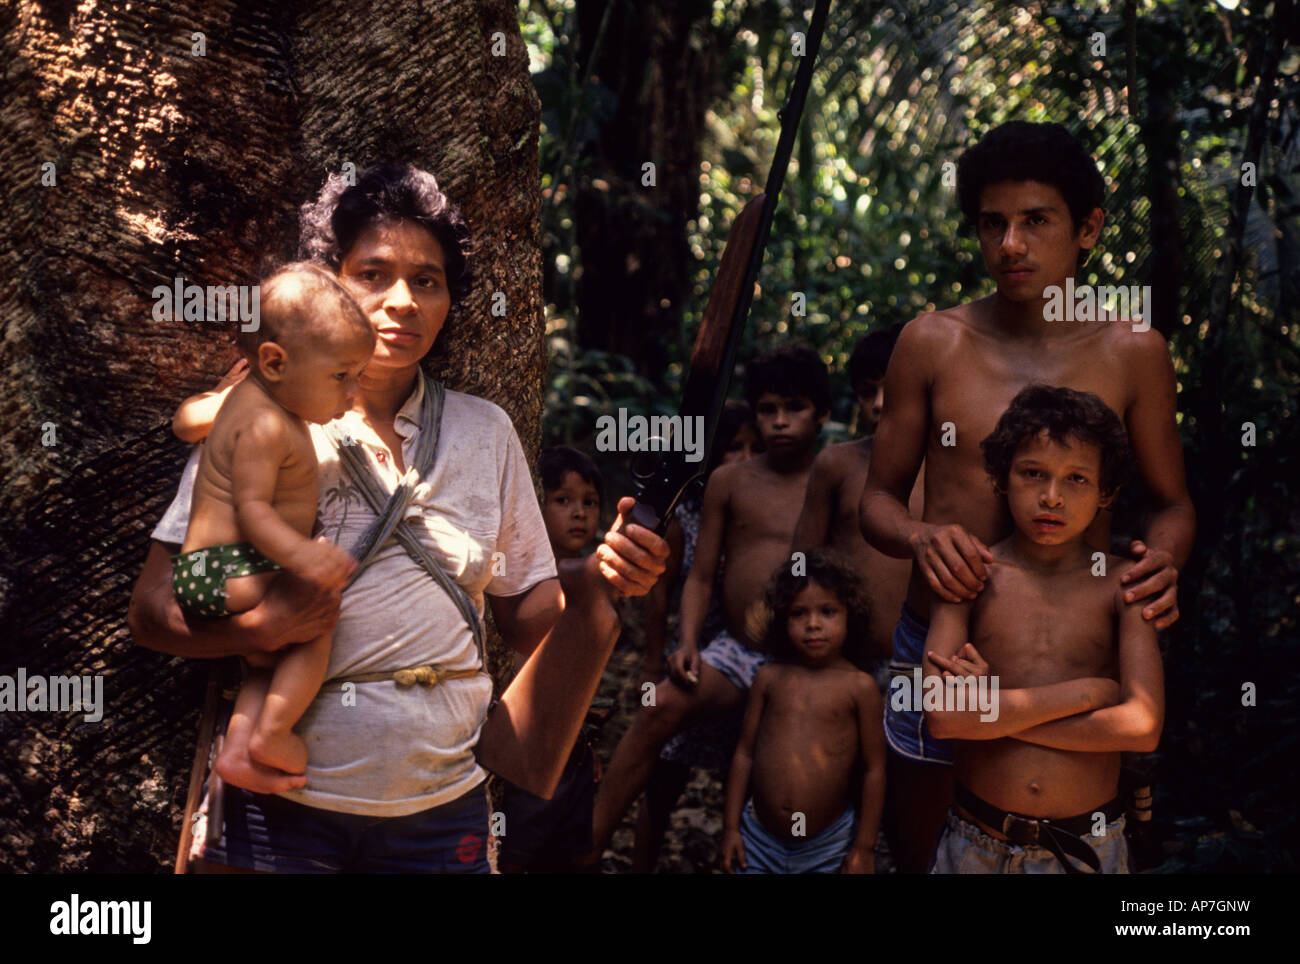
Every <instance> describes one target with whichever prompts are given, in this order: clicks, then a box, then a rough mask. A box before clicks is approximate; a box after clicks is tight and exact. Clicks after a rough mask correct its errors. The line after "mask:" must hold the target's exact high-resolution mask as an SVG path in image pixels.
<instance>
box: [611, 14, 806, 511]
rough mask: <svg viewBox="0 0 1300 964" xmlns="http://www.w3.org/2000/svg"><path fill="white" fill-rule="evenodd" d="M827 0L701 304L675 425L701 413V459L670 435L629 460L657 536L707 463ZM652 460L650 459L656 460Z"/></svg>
mask: <svg viewBox="0 0 1300 964" xmlns="http://www.w3.org/2000/svg"><path fill="white" fill-rule="evenodd" d="M830 5H831V0H817V3H816V6H814V8H813V14H812V20H811V21H810V23H809V25H808V34H807V37H806V44H805V52H804V57H803V60H802V62H801V63H800V64H799V69H798V71H797V72H796V73H795V78H794V83H793V84H792V85H791V87H790V93H789V94H788V95H787V97H786V101H785V105H784V106H783V107H782V108H781V110H780V112H779V114H778V116H779V117H780V118H781V136H780V137H779V138H778V140H777V143H776V153H775V155H774V156H773V158H772V167H771V169H770V170H769V171H768V173H767V185H766V187H765V188H764V190H763V193H762V194H760V195H758V197H756V198H754V199H753V200H751V201H750V202H749V203H748V204H746V205H745V207H744V208H743V209H742V210H741V212H740V214H738V215H737V216H736V220H735V221H734V222H733V223H732V225H731V232H730V233H729V234H728V235H727V244H726V246H725V247H724V248H723V249H722V260H721V262H720V263H719V265H718V277H717V280H716V281H715V282H714V285H713V291H712V292H710V294H709V301H708V304H707V305H706V307H705V309H704V319H703V320H702V321H701V322H700V330H699V332H698V333H697V334H696V336H695V345H694V346H693V347H692V349H691V362H690V369H689V372H688V374H687V376H686V386H685V388H684V389H683V391H682V404H681V408H680V410H679V414H680V416H681V419H680V421H679V423H678V424H680V425H685V424H686V419H688V418H698V417H703V419H704V426H705V436H704V437H705V443H704V451H705V453H706V454H705V457H704V459H703V460H702V461H701V462H698V463H691V462H687V461H686V453H684V452H680V451H677V452H674V451H671V447H672V446H671V442H672V440H671V439H667V440H661V441H660V445H659V449H660V450H661V451H662V450H663V449H669V451H667V452H665V453H664V455H663V457H662V458H660V459H658V460H656V462H651V463H650V464H647V463H646V462H645V461H641V460H638V459H633V463H632V478H633V481H634V482H635V483H636V486H637V497H636V506H635V507H634V508H633V509H632V512H631V514H630V515H629V517H628V521H629V522H635V523H636V524H637V525H639V526H644V527H645V528H647V529H651V530H653V531H654V532H655V533H657V534H659V535H663V533H664V531H665V530H666V529H667V528H668V520H669V519H670V517H671V515H672V511H673V509H674V508H675V507H676V505H677V503H678V502H679V501H681V498H682V496H683V494H684V493H685V491H686V488H687V487H688V486H689V485H690V484H691V483H692V482H694V481H695V480H696V479H698V478H700V477H701V475H702V471H703V470H704V467H706V466H708V465H710V464H712V462H713V446H714V442H715V438H716V432H717V427H718V419H719V418H720V416H721V415H722V407H723V405H724V404H725V403H726V401H727V392H728V390H729V388H730V385H731V373H732V370H733V369H734V368H735V365H736V348H737V347H738V346H739V344H740V339H741V337H742V335H743V334H744V332H745V322H746V320H747V319H748V318H749V310H750V308H751V307H752V305H753V302H754V287H755V285H756V284H757V282H758V271H759V268H760V267H762V264H763V253H764V251H765V250H766V248H767V238H768V234H769V233H770V232H771V229H772V215H773V214H774V213H775V211H776V202H777V200H778V198H779V197H780V195H781V185H782V184H784V183H785V172H786V168H787V167H789V165H790V155H791V153H792V152H793V150H794V139H795V136H796V135H797V134H798V131H799V122H800V120H801V119H802V118H803V107H804V102H805V101H806V100H807V99H808V88H809V86H811V84H812V73H813V67H814V65H815V63H816V60H817V50H818V48H819V47H820V46H821V40H822V32H823V31H824V29H825V27H826V14H827V12H828V11H829V10H830ZM656 463H657V464H656Z"/></svg>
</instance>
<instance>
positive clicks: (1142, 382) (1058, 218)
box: [861, 122, 1195, 873]
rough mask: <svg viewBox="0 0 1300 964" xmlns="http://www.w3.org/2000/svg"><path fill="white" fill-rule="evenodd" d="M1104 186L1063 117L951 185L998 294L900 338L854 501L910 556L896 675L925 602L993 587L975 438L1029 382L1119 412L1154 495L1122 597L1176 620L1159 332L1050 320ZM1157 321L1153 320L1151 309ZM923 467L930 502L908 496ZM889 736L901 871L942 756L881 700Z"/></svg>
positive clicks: (1183, 507) (924, 829)
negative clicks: (1076, 392) (1084, 395)
mask: <svg viewBox="0 0 1300 964" xmlns="http://www.w3.org/2000/svg"><path fill="white" fill-rule="evenodd" d="M1104 187H1105V185H1104V183H1103V182H1102V179H1101V175H1100V174H1098V173H1097V168H1096V164H1095V163H1094V162H1093V159H1092V158H1091V157H1090V156H1089V155H1088V153H1087V151H1085V150H1084V149H1083V146H1082V145H1081V144H1079V142H1078V141H1077V140H1075V139H1074V137H1073V136H1071V135H1070V134H1069V132H1068V131H1066V130H1065V129H1064V128H1063V127H1060V126H1059V125H1055V124H1028V123H1024V122H1013V123H1010V124H1004V125H1003V126H1001V127H999V128H996V129H995V130H993V131H991V132H990V133H989V134H988V135H987V136H985V138H984V139H983V140H982V141H981V142H980V143H979V144H978V145H976V146H975V147H974V148H972V149H971V150H969V151H967V152H966V154H965V155H963V156H962V158H961V160H960V162H959V164H958V169H957V192H958V196H959V198H960V200H961V205H962V212H963V214H964V215H965V217H966V219H967V221H968V222H969V223H970V224H972V225H974V226H975V228H976V231H977V234H978V238H979V243H980V249H981V251H982V252H983V255H984V261H985V264H986V265H987V266H988V269H989V271H990V272H991V273H992V275H993V277H994V279H995V280H996V281H997V285H998V290H997V291H996V293H994V294H992V295H989V296H988V297H986V298H981V299H979V300H978V301H973V302H970V303H968V304H964V305H959V306H957V307H955V308H950V309H948V310H945V311H937V312H931V313H928V314H924V315H921V316H920V317H918V318H916V319H915V320H913V321H912V322H910V323H909V324H908V325H907V327H906V328H904V329H903V334H902V335H901V336H900V338H899V340H898V345H897V347H896V348H895V350H894V356H893V358H892V359H891V360H890V365H889V371H888V372H887V374H886V376H885V406H884V411H883V413H882V415H881V421H880V428H879V429H878V430H877V432H876V441H875V445H874V447H873V451H872V457H871V469H870V472H869V473H868V477H867V485H866V489H865V490H864V492H863V497H862V513H861V521H862V532H863V535H864V536H865V537H866V538H867V539H868V540H869V541H870V542H871V543H872V544H873V545H875V546H876V547H877V548H878V549H880V550H881V551H882V552H886V553H888V554H889V555H892V556H895V557H897V558H911V559H913V560H914V565H913V567H912V577H911V582H910V583H909V585H908V593H907V601H906V606H905V607H904V610H903V613H902V616H901V618H900V621H899V625H898V627H897V629H896V630H895V636H894V647H895V650H894V661H895V665H896V667H897V668H898V669H899V670H901V671H902V672H903V673H910V669H911V667H913V666H916V665H919V664H920V662H921V657H922V650H923V648H924V645H925V634H926V630H927V621H928V619H929V606H930V594H931V593H933V594H934V595H935V596H937V597H938V598H940V599H943V600H947V601H949V602H961V601H962V600H969V599H973V598H974V597H975V596H976V594H977V593H978V592H979V591H980V589H982V588H983V586H984V584H985V581H986V580H987V578H988V570H987V569H986V567H985V564H986V563H987V562H989V561H991V559H992V556H991V555H990V554H989V550H988V548H987V546H988V545H989V544H991V543H993V542H996V541H998V540H1000V539H1002V538H1004V537H1005V536H1006V535H1007V534H1008V533H1009V532H1010V520H1009V518H1008V516H1007V510H1006V506H1005V504H1004V502H1003V501H1002V500H1000V499H998V498H996V497H995V495H994V493H993V491H992V490H991V489H990V488H989V487H988V485H987V482H986V481H985V479H984V465H983V458H982V457H981V455H980V450H979V441H980V439H982V438H984V437H985V436H987V435H988V434H989V433H990V432H991V431H992V429H993V425H994V423H995V422H996V420H997V416H998V414H999V413H1001V412H1002V411H1004V410H1005V409H1006V407H1007V404H1008V403H1009V402H1010V400H1011V398H1012V397H1013V396H1014V395H1015V394H1016V393H1017V392H1018V391H1019V390H1020V389H1021V388H1023V387H1025V386H1026V385H1028V384H1031V383H1034V382H1039V383H1045V384H1051V385H1064V386H1067V387H1070V388H1075V389H1080V390H1085V391H1090V392H1092V393H1094V394H1096V395H1097V396H1099V397H1100V398H1101V400H1102V401H1103V402H1105V403H1106V405H1107V406H1108V407H1109V408H1110V409H1111V410H1112V411H1114V412H1116V413H1118V414H1119V415H1120V417H1121V418H1122V420H1123V421H1124V423H1125V425H1126V426H1127V429H1128V435H1129V440H1130V444H1131V445H1132V446H1133V449H1134V450H1135V452H1136V455H1137V458H1138V460H1139V462H1140V464H1141V472H1142V482H1143V483H1144V485H1145V487H1146V491H1147V495H1148V496H1149V498H1150V500H1151V503H1152V504H1151V506H1150V514H1149V515H1148V517H1147V518H1148V521H1147V525H1146V532H1145V538H1144V540H1143V541H1141V542H1136V541H1135V542H1134V543H1133V544H1132V546H1131V552H1132V553H1133V555H1134V556H1135V557H1136V558H1137V560H1138V561H1137V565H1135V566H1134V567H1133V568H1132V569H1130V570H1129V571H1128V572H1126V573H1125V574H1124V576H1123V581H1124V585H1125V599H1126V600H1127V601H1133V600H1141V601H1142V602H1143V603H1144V608H1143V609H1142V616H1143V618H1144V619H1147V620H1149V621H1152V624H1153V625H1154V626H1155V628H1157V629H1161V628H1164V627H1166V626H1168V625H1170V624H1171V623H1173V622H1174V620H1176V619H1177V618H1178V607H1177V602H1176V599H1177V588H1176V582H1177V576H1178V569H1177V567H1178V566H1181V565H1183V563H1184V562H1185V561H1186V558H1187V554H1188V552H1189V551H1190V549H1191V543H1192V534H1193V531H1194V529H1195V514H1194V512H1193V510H1192V505H1191V501H1190V499H1189V497H1188V495H1187V486H1186V482H1185V479H1184V475H1183V454H1182V447H1181V445H1180V443H1179V438H1178V428H1177V425H1176V423H1175V420H1174V403H1175V394H1174V371H1173V366H1172V365H1171V364H1170V361H1169V352H1168V349H1167V347H1166V345H1165V340H1164V338H1163V337H1162V336H1161V335H1160V334H1159V333H1158V332H1156V331H1155V330H1151V329H1148V330H1145V331H1134V330H1133V329H1134V327H1135V326H1134V325H1133V324H1132V323H1130V322H1128V321H1121V322H1105V323H1101V322H1085V323H1075V322H1050V321H1046V320H1045V319H1044V317H1043V308H1044V305H1045V304H1046V303H1047V302H1046V301H1045V300H1044V289H1045V288H1047V287H1048V286H1050V285H1059V286H1062V287H1063V286H1064V285H1065V280H1066V278H1068V277H1071V276H1074V275H1075V274H1076V272H1077V270H1078V269H1077V265H1078V261H1079V257H1080V254H1081V253H1082V252H1083V251H1086V250H1088V249H1091V248H1092V247H1093V246H1094V245H1096V243H1097V238H1098V235H1099V234H1100V232H1101V225H1102V220H1103V215H1102V210H1101V201H1102V196H1103V192H1104ZM1148 317H1149V314H1148ZM923 459H924V461H925V506H924V515H923V517H922V518H921V519H919V520H918V519H915V518H913V517H912V516H911V515H910V514H909V513H908V510H907V504H906V500H907V498H908V495H909V494H910V493H911V491H912V484H913V481H914V480H915V478H916V473H917V468H918V467H919V466H920V464H921V462H922V460H923ZM1109 540H1110V519H1109V513H1108V512H1102V513H1099V514H1098V517H1097V520H1096V521H1095V522H1094V523H1093V525H1092V526H1091V527H1090V529H1089V530H1088V533H1087V541H1088V544H1089V545H1091V546H1093V547H1094V548H1095V549H1100V550H1108V549H1109V548H1110V545H1109ZM885 714H886V717H885V735H886V737H887V738H888V740H889V742H890V749H891V750H892V751H893V752H891V753H890V755H889V765H890V771H889V797H890V800H889V801H888V802H887V804H886V806H887V809H889V810H890V811H892V813H893V814H894V815H895V816H896V819H897V824H898V843H899V846H898V850H899V853H898V859H899V869H900V870H901V871H902V872H904V873H922V872H924V870H925V868H926V866H927V865H928V862H929V858H930V854H931V851H932V849H933V846H934V842H935V840H936V838H937V837H938V835H939V832H940V831H941V829H942V828H943V823H944V820H945V815H946V812H947V807H948V803H949V801H950V799H951V792H952V767H951V761H952V746H951V744H950V743H949V742H948V741H943V740H937V739H936V738H935V737H934V735H933V734H932V733H930V732H929V731H928V730H927V728H926V727H925V725H924V722H923V720H922V718H921V714H920V712H919V711H916V712H914V711H911V710H908V709H904V710H897V709H895V708H894V704H893V702H892V701H888V702H887V703H886V708H885Z"/></svg>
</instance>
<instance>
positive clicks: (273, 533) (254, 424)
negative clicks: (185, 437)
mask: <svg viewBox="0 0 1300 964" xmlns="http://www.w3.org/2000/svg"><path fill="white" fill-rule="evenodd" d="M260 318H261V324H260V327H259V328H258V330H256V331H250V332H243V331H241V332H240V336H239V338H240V348H241V349H242V350H243V352H244V355H245V357H246V358H247V359H248V362H249V369H248V374H247V376H246V377H245V378H244V379H243V381H241V382H239V383H238V384H236V385H235V386H234V387H233V388H229V393H228V394H227V395H226V397H225V399H224V401H222V402H221V404H220V409H219V411H218V412H216V413H215V419H216V420H215V422H213V423H212V426H211V432H210V433H208V434H207V442H206V443H205V445H204V447H203V454H202V456H201V458H200V461H199V469H198V475H197V476H196V478H195V480H194V502H193V511H192V512H191V515H190V523H189V529H188V530H187V532H186V535H185V542H184V544H183V545H182V546H181V552H180V553H179V554H178V555H176V556H174V557H173V558H172V587H173V589H174V591H175V593H176V598H177V601H178V602H179V603H180V605H181V607H182V608H183V609H184V610H185V611H186V612H187V613H189V614H190V615H193V616H200V617H204V618H209V619H221V618H224V617H226V616H229V615H232V614H234V613H238V612H243V611H244V610H246V609H251V608H253V607H254V606H256V605H257V603H258V602H259V601H260V600H261V598H262V597H263V596H264V595H265V594H266V592H267V590H268V589H269V588H270V583H271V581H272V580H273V579H274V578H275V570H279V569H288V570H291V571H292V572H294V573H296V574H297V575H299V576H301V577H302V578H304V579H306V580H307V581H309V582H311V583H313V584H315V585H317V586H319V587H320V588H322V589H330V588H337V587H340V586H342V585H343V583H344V582H345V581H346V579H347V577H348V575H349V573H350V572H351V571H352V570H353V569H354V568H355V567H356V562H355V561H354V560H353V559H352V557H351V556H349V555H348V554H347V553H346V552H344V551H343V550H342V549H339V548H338V547H336V546H334V545H333V544H331V543H330V542H328V541H326V540H324V539H320V540H316V541H313V540H312V539H311V538H310V536H311V531H312V526H313V524H314V523H315V521H316V496H317V491H316V489H317V484H316V450H315V448H314V447H313V445H312V440H311V433H310V432H309V431H308V429H307V421H312V422H321V423H323V422H328V421H330V420H332V419H334V418H337V417H338V416H340V415H342V414H343V413H344V412H345V411H347V410H348V408H349V407H350V406H351V404H352V399H353V398H354V397H355V395H356V391H357V381H358V378H359V376H360V374H361V370H362V369H363V368H365V366H366V363H367V362H369V360H370V356H371V354H372V353H373V351H374V344H375V335H374V331H373V330H372V328H371V327H370V323H369V322H368V321H367V319H366V316H365V313H364V312H363V311H362V310H361V308H360V307H359V306H358V305H357V303H356V302H355V301H353V300H352V298H351V296H350V295H349V294H348V293H347V291H346V290H345V289H344V288H343V287H342V285H340V284H339V283H338V281H337V280H335V278H334V277H333V275H331V274H330V273H329V272H328V271H326V270H324V269H322V268H320V267H317V266H314V265H309V264H291V265H287V266H286V267H284V268H281V269H280V270H279V271H277V272H276V273H275V274H274V275H272V276H271V277H270V278H269V279H268V280H267V281H265V282H263V283H262V285H261V290H260ZM232 372H233V370H232ZM210 409H211V399H210V398H208V397H207V396H195V397H194V398H192V399H189V400H187V401H186V402H185V403H184V404H182V406H181V409H180V410H178V412H177V413H176V418H175V420H174V424H176V425H178V426H181V425H184V426H187V427H189V428H191V429H193V428H194V426H195V425H196V424H199V423H201V422H202V420H203V417H204V413H205V412H206V413H207V417H209V418H210V417H211V416H212V414H213V413H212V412H211V411H210ZM201 435H202V427H201V425H200V427H199V429H198V435H197V436H196V438H197V437H201ZM329 646H330V638H329V637H328V636H322V637H320V638H318V639H316V640H313V641H312V642H309V643H304V644H302V645H299V646H296V647H294V648H292V649H290V650H288V651H287V652H286V653H285V655H283V656H281V657H279V659H278V660H276V661H275V662H274V667H275V668H274V672H273V674H272V675H271V676H270V679H269V681H268V679H267V675H268V674H267V673H266V672H264V671H254V672H252V673H250V674H249V676H248V677H247V679H246V680H245V682H244V685H243V686H242V687H241V689H240V692H239V698H238V699H237V701H236V703H235V710H234V716H233V717H232V723H231V727H230V730H229V732H231V733H237V732H247V731H248V728H247V727H240V726H237V725H236V724H235V722H234V721H235V719H236V718H246V719H249V720H256V725H255V726H254V727H253V728H252V733H251V736H250V738H249V740H248V742H247V743H244V744H241V743H239V741H237V740H230V739H228V740H227V742H226V744H225V746H224V747H223V749H222V753H221V756H220V758H219V759H218V760H217V770H218V772H219V773H220V774H221V776H222V778H223V779H225V780H226V781H227V782H229V783H232V784H234V785H236V786H250V784H251V786H250V788H252V789H256V788H257V787H258V786H259V785H260V784H259V783H258V782H257V777H258V775H259V768H270V769H272V770H279V771H284V772H286V773H291V774H301V773H303V772H304V770H306V767H307V747H306V744H304V743H303V741H302V739H301V738H300V737H298V736H297V735H295V734H294V732H293V727H294V724H296V723H297V722H298V719H299V717H300V716H302V714H303V712H304V711H305V710H306V708H307V707H308V705H309V704H310V703H311V701H312V699H313V698H314V697H315V695H316V693H317V691H318V690H319V689H320V685H321V683H322V682H323V681H324V679H325V671H326V667H327V663H328V660H329Z"/></svg>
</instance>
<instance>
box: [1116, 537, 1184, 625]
mask: <svg viewBox="0 0 1300 964" xmlns="http://www.w3.org/2000/svg"><path fill="white" fill-rule="evenodd" d="M1129 549H1130V551H1132V553H1133V556H1134V557H1135V558H1136V559H1137V563H1136V564H1135V565H1133V566H1132V567H1131V568H1130V569H1129V570H1128V571H1127V572H1125V573H1124V575H1123V576H1121V577H1120V583H1121V585H1123V587H1124V601H1125V602H1126V603H1133V602H1138V601H1140V600H1146V607H1145V608H1144V609H1143V610H1142V618H1143V619H1145V620H1147V621H1148V622H1149V621H1151V620H1153V619H1154V620H1155V621H1156V629H1165V628H1166V627H1169V626H1172V625H1173V624H1174V623H1176V622H1178V615H1179V614H1178V569H1177V568H1176V567H1175V566H1174V557H1173V555H1172V554H1171V553H1169V552H1167V551H1165V550H1164V549H1152V548H1151V547H1150V546H1148V545H1147V544H1146V543H1144V542H1142V541H1141V540H1140V539H1135V540H1133V542H1132V544H1131V545H1130V546H1129Z"/></svg>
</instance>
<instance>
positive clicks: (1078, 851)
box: [952, 783, 1124, 874]
mask: <svg viewBox="0 0 1300 964" xmlns="http://www.w3.org/2000/svg"><path fill="white" fill-rule="evenodd" d="M952 798H953V801H954V802H955V803H957V804H958V805H959V806H961V807H962V808H963V809H965V810H966V812H967V813H969V814H970V815H971V816H972V817H974V818H975V819H976V820H979V821H981V822H982V823H985V824H988V825H989V826H990V827H994V828H996V829H997V830H1000V831H1001V832H1002V834H1003V835H1004V836H1005V837H1006V838H1007V840H1009V841H1010V842H1011V843H1013V844H1019V845H1020V846H1022V847H1027V846H1032V845H1034V844H1037V845H1038V846H1040V847H1044V848H1046V849H1047V850H1050V851H1051V852H1052V854H1053V855H1054V856H1055V857H1056V859H1057V860H1059V861H1060V862H1061V865H1062V866H1063V867H1065V870H1066V872H1067V873H1071V874H1081V873H1083V871H1081V870H1079V869H1078V868H1077V867H1075V866H1074V865H1073V864H1072V863H1070V861H1068V860H1066V859H1065V855H1066V854H1069V855H1070V856H1071V857H1076V858H1078V859H1079V860H1081V861H1082V862H1083V863H1084V864H1086V865H1087V866H1088V868H1089V869H1090V870H1092V872H1093V873H1101V859H1100V858H1099V857H1098V856H1097V852H1096V851H1095V850H1093V849H1092V848H1091V847H1089V846H1088V845H1087V843H1085V842H1084V841H1082V840H1080V839H1079V838H1080V837H1082V836H1083V835H1084V834H1089V833H1091V832H1092V824H1093V817H1092V814H1091V813H1081V814H1079V815H1078V816H1075V817H1062V818H1060V819H1056V820H1049V819H1047V818H1046V817H1026V816H1024V815H1022V814H1019V813H1011V812H1010V811H1008V810H999V809H998V808H997V807H995V806H994V805H993V804H991V803H989V802H988V801H987V800H983V799H981V798H980V797H977V796H975V794H974V793H972V792H971V791H970V789H969V788H967V787H966V786H965V785H964V784H961V783H958V784H957V785H956V786H954V787H953V794H952ZM1097 809H1098V810H1099V811H1100V812H1101V813H1102V814H1103V815H1105V818H1106V822H1107V823H1108V824H1109V823H1113V822H1114V821H1115V820H1118V819H1119V817H1120V815H1121V814H1122V813H1123V812H1124V806H1123V804H1121V803H1120V801H1119V797H1116V798H1115V799H1114V800H1112V801H1110V802H1109V803H1107V804H1106V805H1105V806H1102V807H1098V808H1097Z"/></svg>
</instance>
